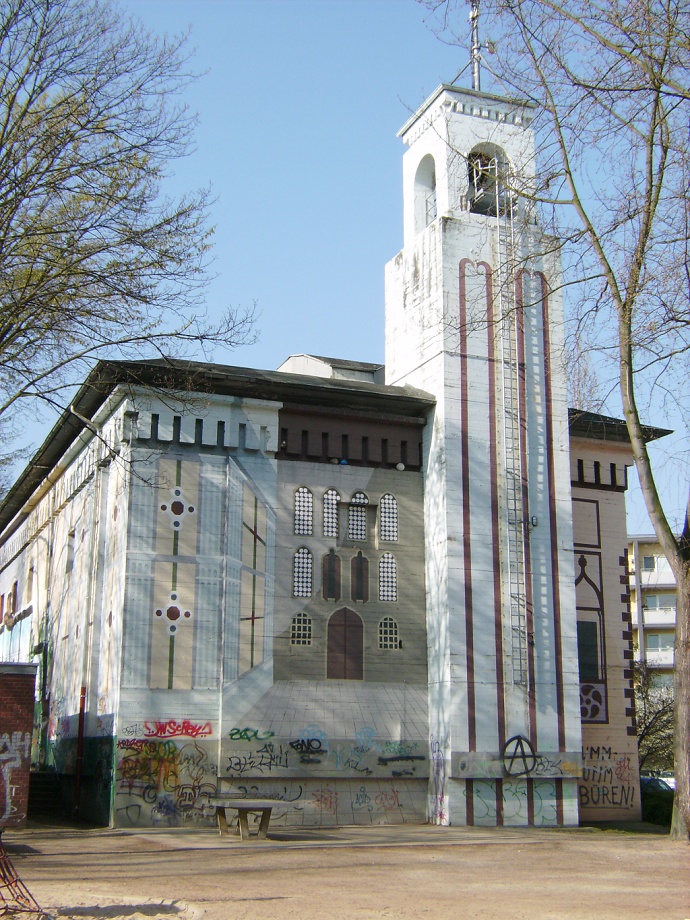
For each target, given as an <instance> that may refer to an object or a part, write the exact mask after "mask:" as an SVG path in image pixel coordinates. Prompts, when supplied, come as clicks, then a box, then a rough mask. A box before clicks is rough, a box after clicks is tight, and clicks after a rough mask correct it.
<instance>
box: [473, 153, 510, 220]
mask: <svg viewBox="0 0 690 920" xmlns="http://www.w3.org/2000/svg"><path fill="white" fill-rule="evenodd" d="M509 176H510V164H509V162H508V158H507V157H506V155H505V153H504V151H503V150H501V148H500V147H497V146H496V145H495V144H478V145H477V146H476V147H474V148H473V150H472V151H471V153H470V154H469V155H468V157H467V178H468V180H469V188H468V191H467V197H468V200H469V206H470V212H471V213H472V214H486V215H488V216H490V217H498V216H501V217H502V216H504V215H506V214H508V213H510V211H511V210H512V208H513V204H514V197H513V195H512V194H511V190H510V181H509Z"/></svg>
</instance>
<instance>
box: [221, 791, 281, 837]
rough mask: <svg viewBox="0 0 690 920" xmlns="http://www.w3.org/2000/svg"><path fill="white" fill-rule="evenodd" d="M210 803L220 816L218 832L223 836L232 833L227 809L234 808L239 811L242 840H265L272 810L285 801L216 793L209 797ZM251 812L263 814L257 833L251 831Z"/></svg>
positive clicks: (239, 828) (239, 832) (238, 818)
mask: <svg viewBox="0 0 690 920" xmlns="http://www.w3.org/2000/svg"><path fill="white" fill-rule="evenodd" d="M209 805H212V806H213V807H215V809H216V817H217V818H218V833H219V834H220V835H221V837H223V836H224V835H227V834H229V833H230V831H229V830H228V819H227V815H226V809H228V808H232V809H233V810H234V811H236V812H237V831H236V833H238V834H239V835H240V839H241V840H249V838H250V837H254V838H255V839H259V840H265V839H266V833H267V831H268V824H269V822H270V820H271V811H272V810H273V809H274V808H279V807H280V806H281V805H282V806H284V805H285V802H282V801H281V800H280V799H268V798H266V799H261V798H255V799H250V798H245V797H243V796H233V795H216V796H212V797H211V798H210V799H209ZM250 812H252V813H253V814H260V815H261V821H260V822H259V831H258V833H257V834H256V835H254V834H250V833H249V822H248V820H247V816H248V815H249V813H250Z"/></svg>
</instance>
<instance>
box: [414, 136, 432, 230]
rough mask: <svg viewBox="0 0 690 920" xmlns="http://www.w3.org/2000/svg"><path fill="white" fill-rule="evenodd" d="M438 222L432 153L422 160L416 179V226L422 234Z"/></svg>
mask: <svg viewBox="0 0 690 920" xmlns="http://www.w3.org/2000/svg"><path fill="white" fill-rule="evenodd" d="M432 220H436V163H435V162H434V158H433V157H432V156H431V154H430V153H427V155H426V156H425V157H422V159H421V160H420V163H419V166H418V167H417V172H416V174H415V177H414V226H415V232H416V233H420V232H421V231H422V230H423V229H424V228H425V227H428V226H429V224H430V223H431V222H432Z"/></svg>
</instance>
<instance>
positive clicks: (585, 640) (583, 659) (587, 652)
mask: <svg viewBox="0 0 690 920" xmlns="http://www.w3.org/2000/svg"><path fill="white" fill-rule="evenodd" d="M577 660H578V665H579V669H580V683H587V682H589V681H593V680H594V681H596V680H599V637H598V629H597V624H596V623H594V622H591V621H586V620H579V621H578V624H577Z"/></svg>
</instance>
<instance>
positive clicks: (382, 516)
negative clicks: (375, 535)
mask: <svg viewBox="0 0 690 920" xmlns="http://www.w3.org/2000/svg"><path fill="white" fill-rule="evenodd" d="M379 536H380V538H381V539H382V540H384V541H385V542H387V543H389V542H390V543H392V542H394V541H396V540H397V539H398V502H397V501H396V499H395V498H394V497H393V496H392V495H390V494H389V493H386V494H385V495H383V496H382V497H381V503H380V504H379Z"/></svg>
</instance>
